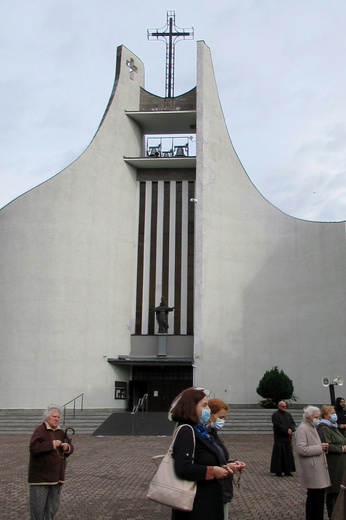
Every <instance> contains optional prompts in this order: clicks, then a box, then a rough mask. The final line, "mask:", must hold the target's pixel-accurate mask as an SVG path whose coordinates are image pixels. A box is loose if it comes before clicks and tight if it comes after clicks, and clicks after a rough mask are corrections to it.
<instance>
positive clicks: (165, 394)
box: [130, 366, 193, 412]
mask: <svg viewBox="0 0 346 520" xmlns="http://www.w3.org/2000/svg"><path fill="white" fill-rule="evenodd" d="M132 377H133V379H132V384H131V387H132V396H131V397H132V399H130V400H131V401H132V402H133V405H135V404H137V402H138V399H139V398H141V397H143V395H144V394H148V401H147V411H148V412H168V409H169V406H170V404H171V403H172V401H173V399H174V397H175V396H176V395H178V394H179V393H180V392H181V391H182V390H184V389H185V388H188V387H189V386H192V384H193V383H192V367H186V366H184V367H179V366H178V367H177V366H142V367H138V366H134V367H133V373H132Z"/></svg>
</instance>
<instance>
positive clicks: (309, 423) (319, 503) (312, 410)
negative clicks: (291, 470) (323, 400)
mask: <svg viewBox="0 0 346 520" xmlns="http://www.w3.org/2000/svg"><path fill="white" fill-rule="evenodd" d="M319 417H320V410H319V408H317V406H307V407H306V408H304V414H303V421H302V422H301V423H300V425H299V426H298V428H297V431H296V434H295V449H296V454H297V463H298V474H299V480H300V485H301V486H302V487H303V488H306V489H307V495H306V505H305V518H306V520H323V517H324V494H325V489H326V488H327V487H329V486H330V485H331V483H330V478H329V473H328V466H327V461H326V455H325V452H327V451H328V443H326V442H321V439H320V437H319V435H318V433H317V430H316V426H318V424H319V422H320V419H319Z"/></svg>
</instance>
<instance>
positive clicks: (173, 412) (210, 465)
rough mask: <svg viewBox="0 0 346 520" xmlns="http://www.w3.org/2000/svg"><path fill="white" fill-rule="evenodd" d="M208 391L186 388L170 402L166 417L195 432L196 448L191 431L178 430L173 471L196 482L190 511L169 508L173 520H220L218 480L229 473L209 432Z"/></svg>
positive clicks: (219, 487) (220, 504)
mask: <svg viewBox="0 0 346 520" xmlns="http://www.w3.org/2000/svg"><path fill="white" fill-rule="evenodd" d="M209 393H210V392H209V391H207V390H205V389H203V388H195V387H192V388H188V389H186V390H184V391H183V392H182V393H181V394H179V396H178V397H177V398H176V399H175V400H174V401H173V403H172V405H171V408H170V412H169V417H170V418H171V419H172V420H173V421H175V422H177V423H178V425H179V426H180V425H184V424H187V425H190V426H192V428H193V429H194V433H195V439H196V446H195V457H194V459H193V450H194V440H193V431H192V429H191V428H189V427H187V428H181V429H180V430H179V432H178V434H177V437H176V440H175V442H174V446H173V458H174V469H175V472H176V474H177V476H178V477H180V478H182V479H184V480H193V481H195V482H197V491H196V497H195V500H194V505H193V510H192V511H191V512H186V511H179V510H177V509H172V520H182V519H184V520H187V519H189V520H223V518H224V516H223V497H222V485H221V480H222V479H225V478H228V476H229V475H230V474H231V473H232V470H231V469H230V468H228V467H227V465H224V463H223V461H222V460H221V456H220V452H219V450H218V449H217V447H216V446H215V443H214V442H213V441H212V439H211V436H210V434H209V433H208V430H207V427H206V424H207V423H208V421H209V420H210V409H209V406H208V399H207V397H208V396H209Z"/></svg>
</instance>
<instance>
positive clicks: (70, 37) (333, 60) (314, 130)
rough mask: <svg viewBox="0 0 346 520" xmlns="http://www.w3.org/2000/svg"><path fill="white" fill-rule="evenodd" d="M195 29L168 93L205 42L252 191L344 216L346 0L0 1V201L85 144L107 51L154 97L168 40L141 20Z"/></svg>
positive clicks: (183, 86) (105, 93)
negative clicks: (137, 67) (139, 68)
mask: <svg viewBox="0 0 346 520" xmlns="http://www.w3.org/2000/svg"><path fill="white" fill-rule="evenodd" d="M169 10H174V11H175V16H176V25H177V26H178V27H180V28H190V27H194V30H195V39H194V41H191V40H189V41H182V42H179V43H178V44H177V46H176V71H175V72H176V80H175V95H179V94H182V93H183V92H185V91H187V90H189V89H191V88H192V87H194V86H195V81H196V41H197V40H204V41H205V42H206V44H207V45H208V46H209V47H210V49H211V53H212V58H213V63H214V69H215V75H216V80H217V83H218V88H219V94H220V99H221V104H222V107H223V111H224V115H225V120H226V124H227V127H228V131H229V134H230V137H231V140H232V142H233V145H234V147H235V150H236V152H237V154H238V156H239V158H240V160H241V162H242V164H243V166H244V168H245V170H246V171H247V173H248V175H249V177H250V179H251V180H252V182H253V183H254V184H255V186H256V187H257V188H258V190H259V191H260V192H261V193H262V194H263V195H264V196H265V197H266V198H267V199H268V200H269V201H270V202H271V203H273V204H274V205H275V206H277V207H278V208H280V209H281V210H282V211H284V212H286V213H288V214H290V215H293V216H296V217H299V218H303V219H309V220H310V219H311V220H345V219H346V68H345V56H346V30H345V27H346V2H345V0H323V1H322V0H214V1H213V2H204V1H201V0H171V1H169V2H167V1H166V0H146V1H145V2H143V0H128V1H127V2H123V1H120V0H118V1H117V0H0V19H1V32H0V64H1V80H0V114H1V119H0V207H2V206H4V205H6V204H7V203H9V202H10V201H11V200H13V199H14V198H15V197H17V196H19V195H21V194H22V193H24V192H25V191H27V190H29V189H31V188H32V187H34V186H36V185H38V184H40V183H41V182H43V181H44V180H46V179H48V178H50V177H52V176H53V175H55V174H56V173H58V172H59V171H60V170H62V169H63V168H64V167H66V166H67V165H68V164H70V163H71V162H72V161H73V160H75V159H76V158H77V157H78V156H79V155H80V154H81V153H82V152H83V150H84V149H85V148H86V147H87V146H88V144H89V142H90V141H91V139H92V138H93V136H94V134H95V132H96V130H97V127H98V125H99V123H100V120H101V118H102V115H103V113H104V111H105V108H106V106H107V103H108V99H109V96H110V93H111V90H112V86H113V81H114V72H115V53H116V48H117V46H118V45H121V44H123V45H125V46H126V47H128V48H129V49H130V50H131V51H132V52H134V53H135V54H136V55H137V56H138V57H139V58H140V59H141V60H142V61H143V62H144V65H145V71H146V85H145V86H146V88H147V90H149V91H150V92H153V93H154V94H157V95H160V96H164V86H165V85H164V81H165V45H164V43H163V42H153V41H148V40H147V29H148V28H161V27H163V26H165V24H166V18H167V11H169Z"/></svg>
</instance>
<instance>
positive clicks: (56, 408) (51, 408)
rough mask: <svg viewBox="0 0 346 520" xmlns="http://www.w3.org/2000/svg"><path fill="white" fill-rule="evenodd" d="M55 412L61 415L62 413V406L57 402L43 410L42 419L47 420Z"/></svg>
mask: <svg viewBox="0 0 346 520" xmlns="http://www.w3.org/2000/svg"><path fill="white" fill-rule="evenodd" d="M53 412H59V414H60V416H61V414H62V409H61V406H58V405H57V404H50V405H48V406H47V408H46V409H45V411H44V412H43V415H42V419H43V420H44V421H45V420H46V419H47V418H48V417H49V416H50V415H52V413H53Z"/></svg>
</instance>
